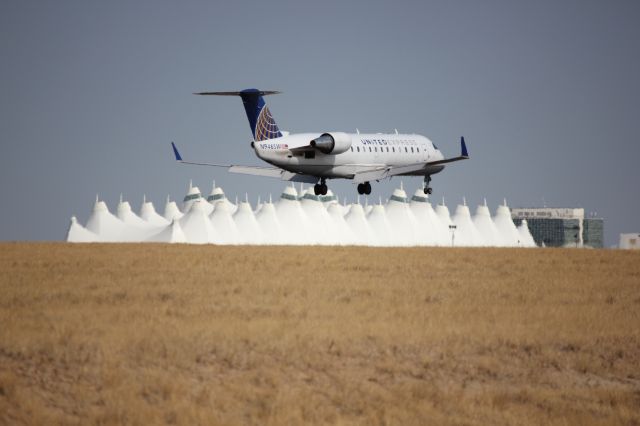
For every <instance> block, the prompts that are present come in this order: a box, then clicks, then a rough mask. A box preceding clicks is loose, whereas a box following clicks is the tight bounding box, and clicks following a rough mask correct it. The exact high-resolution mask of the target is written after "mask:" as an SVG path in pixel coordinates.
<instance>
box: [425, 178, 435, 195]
mask: <svg viewBox="0 0 640 426" xmlns="http://www.w3.org/2000/svg"><path fill="white" fill-rule="evenodd" d="M430 182H431V176H429V175H426V176H425V177H424V188H423V191H424V193H425V194H427V195H431V193H432V192H433V189H432V188H431V187H430V186H429V183H430Z"/></svg>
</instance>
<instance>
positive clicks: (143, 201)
mask: <svg viewBox="0 0 640 426" xmlns="http://www.w3.org/2000/svg"><path fill="white" fill-rule="evenodd" d="M142 204H147V194H142Z"/></svg>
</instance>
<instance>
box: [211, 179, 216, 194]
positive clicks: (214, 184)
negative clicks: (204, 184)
mask: <svg viewBox="0 0 640 426" xmlns="http://www.w3.org/2000/svg"><path fill="white" fill-rule="evenodd" d="M214 189H216V180H215V179H214V180H213V186H212V187H211V190H212V191H213V190H214Z"/></svg>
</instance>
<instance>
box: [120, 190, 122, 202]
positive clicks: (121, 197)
mask: <svg viewBox="0 0 640 426" xmlns="http://www.w3.org/2000/svg"><path fill="white" fill-rule="evenodd" d="M120 204H122V192H121V193H120Z"/></svg>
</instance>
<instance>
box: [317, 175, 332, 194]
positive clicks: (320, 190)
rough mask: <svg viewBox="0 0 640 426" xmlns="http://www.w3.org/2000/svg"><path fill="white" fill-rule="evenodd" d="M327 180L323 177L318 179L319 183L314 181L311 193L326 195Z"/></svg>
mask: <svg viewBox="0 0 640 426" xmlns="http://www.w3.org/2000/svg"><path fill="white" fill-rule="evenodd" d="M328 190H329V188H328V187H327V182H326V180H325V179H324V178H322V179H320V183H316V184H315V185H314V187H313V193H314V194H316V195H327V191H328Z"/></svg>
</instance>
